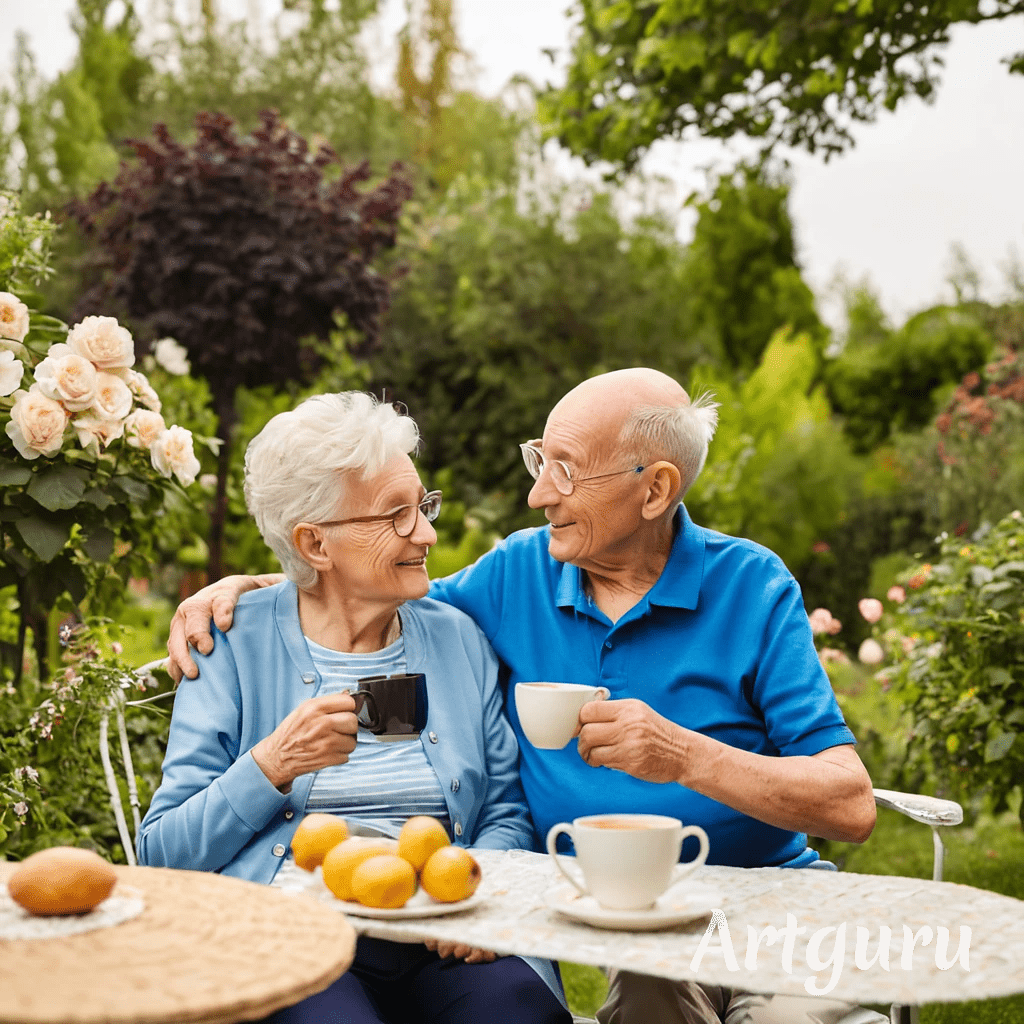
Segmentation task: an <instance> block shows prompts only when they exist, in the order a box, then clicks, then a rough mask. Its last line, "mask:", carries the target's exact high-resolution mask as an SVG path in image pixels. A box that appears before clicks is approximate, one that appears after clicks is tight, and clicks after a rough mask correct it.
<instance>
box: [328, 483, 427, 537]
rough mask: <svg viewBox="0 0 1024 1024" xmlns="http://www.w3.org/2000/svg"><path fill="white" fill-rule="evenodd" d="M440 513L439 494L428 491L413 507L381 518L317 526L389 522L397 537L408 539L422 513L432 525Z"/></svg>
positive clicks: (333, 521)
mask: <svg viewBox="0 0 1024 1024" xmlns="http://www.w3.org/2000/svg"><path fill="white" fill-rule="evenodd" d="M440 511H441V492H440V491H430V492H429V493H428V494H425V495H423V500H422V501H420V502H418V503H417V504H415V505H400V506H399V507H398V508H396V509H393V510H392V511H391V512H387V513H385V514H384V515H382V516H353V517H352V518H351V519H332V520H331V521H330V522H328V523H317V524H316V525H317V526H347V525H348V524H349V523H385V522H388V521H390V522H391V525H392V526H393V527H394V528H395V533H397V534H398V536H399V537H408V536H409V535H410V534H411V533H412V531H413V530H415V529H416V520H417V518H418V516H419V514H420V513H421V512H422V513H423V516H424V518H425V519H426V520H427V522H428V523H432V522H433V521H434V520H435V519H436V518H437V517H438V514H439V513H440Z"/></svg>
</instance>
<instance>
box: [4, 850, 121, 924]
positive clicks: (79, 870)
mask: <svg viewBox="0 0 1024 1024" xmlns="http://www.w3.org/2000/svg"><path fill="white" fill-rule="evenodd" d="M116 882H117V873H116V872H115V871H114V869H113V867H111V865H110V864H108V863H107V862H106V861H105V860H104V859H103V858H102V857H101V856H100V855H99V854H98V853H93V852H92V850H79V849H77V848H76V847H73V846H54V847H51V848H50V849H49V850H40V851H39V852H38V853H33V854H32V855H31V856H30V857H26V858H25V859H24V860H23V861H22V862H21V865H20V867H18V868H17V869H16V870H15V872H14V874H13V875H11V877H10V878H9V879H8V880H7V891H8V892H9V893H10V894H11V899H12V900H14V902H15V903H17V904H19V905H20V906H22V907H24V908H25V909H26V910H27V911H28V912H29V913H30V914H40V915H43V916H49V915H52V914H81V913H82V912H83V911H86V910H92V908H93V907H95V906H96V905H97V904H99V903H102V902H103V901H104V900H105V899H106V898H107V897H108V896H109V895H110V893H111V891H112V890H113V888H114V885H115V883H116Z"/></svg>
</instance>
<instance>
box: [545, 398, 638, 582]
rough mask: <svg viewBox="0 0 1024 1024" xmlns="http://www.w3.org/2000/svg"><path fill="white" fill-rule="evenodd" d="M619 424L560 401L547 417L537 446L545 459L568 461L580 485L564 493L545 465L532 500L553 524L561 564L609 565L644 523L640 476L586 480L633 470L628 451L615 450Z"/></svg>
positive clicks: (551, 546)
mask: <svg viewBox="0 0 1024 1024" xmlns="http://www.w3.org/2000/svg"><path fill="white" fill-rule="evenodd" d="M620 426H621V424H620V423H619V421H618V420H617V419H614V418H611V417H609V418H606V419H605V420H604V421H603V422H602V421H601V420H599V419H598V418H597V417H596V416H595V415H594V412H593V409H592V408H580V407H578V405H577V404H576V403H566V402H563V403H559V405H558V406H556V408H555V409H554V410H553V411H552V413H551V415H550V416H549V417H548V422H547V425H546V426H545V428H544V437H543V438H542V439H541V441H540V443H539V444H538V445H537V447H539V448H540V449H541V451H542V452H543V454H544V458H545V460H546V461H552V460H556V459H557V460H559V461H561V462H564V463H566V464H567V465H568V466H569V469H570V471H571V474H572V478H573V480H574V481H576V483H575V484H574V488H573V492H572V494H570V495H568V496H566V495H564V494H561V493H560V492H559V490H558V489H557V488H556V487H555V485H554V483H553V481H552V479H551V470H550V468H549V467H548V466H545V468H544V471H543V472H542V473H541V475H540V477H538V479H537V482H536V483H535V484H534V485H533V488H532V490H531V491H530V496H529V499H528V500H529V504H530V507H531V508H542V509H544V514H545V515H546V516H547V518H548V521H549V522H550V523H551V538H550V541H549V543H548V553H549V554H550V555H551V557H552V558H555V559H557V560H558V561H559V562H571V563H572V564H573V565H578V566H580V568H583V569H586V568H597V567H599V566H602V565H606V564H608V563H609V562H611V561H614V560H615V558H616V555H617V554H619V553H620V552H621V551H622V550H623V549H624V548H625V546H626V545H628V542H629V540H630V538H631V537H632V536H633V534H634V533H635V532H636V530H637V528H638V527H639V525H640V522H641V519H642V516H641V513H640V510H641V507H642V504H643V493H644V491H643V488H642V487H641V486H640V479H639V477H638V476H637V475H636V474H634V473H622V474H621V475H617V476H608V477H605V478H604V479H600V480H594V481H584V478H585V477H590V476H597V475H599V474H604V473H617V472H618V471H619V470H625V469H629V468H630V465H629V462H630V460H629V458H628V456H627V454H625V453H623V452H620V451H617V450H616V442H617V439H618V436H619V430H620ZM579 481H583V482H579Z"/></svg>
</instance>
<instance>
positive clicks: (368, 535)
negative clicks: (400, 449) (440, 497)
mask: <svg viewBox="0 0 1024 1024" xmlns="http://www.w3.org/2000/svg"><path fill="white" fill-rule="evenodd" d="M346 484H347V486H346V496H345V500H344V501H343V502H342V504H341V506H339V509H338V511H337V518H338V519H348V518H350V517H353V516H382V515H387V514H388V513H389V512H393V511H394V510H395V509H397V508H398V507H399V506H400V505H414V504H416V503H417V502H420V501H422V500H423V496H424V494H425V493H426V491H425V490H424V488H423V484H422V483H420V478H419V474H418V473H417V472H416V467H415V466H414V465H413V464H412V459H410V458H409V456H408V455H396V456H395V457H394V458H393V459H391V460H390V461H388V462H387V463H385V465H384V468H383V469H382V470H381V471H380V472H379V473H378V474H377V475H376V476H373V477H369V478H368V479H366V480H362V479H360V478H359V476H358V474H352V475H351V476H350V478H349V479H348V480H347V481H346ZM324 538H325V550H326V551H327V552H329V553H330V555H331V558H332V560H333V562H334V569H333V570H332V572H331V573H330V575H332V576H336V577H337V578H338V579H340V580H341V581H343V583H344V587H345V591H346V594H347V595H348V596H351V597H353V598H356V599H362V600H368V601H384V602H387V601H392V600H394V601H412V600H415V599H417V598H420V597H424V596H425V595H426V593H427V590H428V589H429V586H430V580H429V578H428V576H427V567H426V557H427V552H428V551H429V550H430V547H431V546H432V545H433V544H435V543H436V542H437V534H436V533H435V532H434V527H433V526H431V525H430V523H429V522H427V520H426V518H425V517H424V516H423V515H417V517H416V525H415V526H414V527H413V531H412V533H411V534H410V535H409V536H408V537H399V536H398V534H397V533H396V532H395V528H394V526H393V525H392V524H391V523H390V522H377V523H348V524H346V525H345V526H331V527H326V528H325V529H324Z"/></svg>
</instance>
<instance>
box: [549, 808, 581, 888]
mask: <svg viewBox="0 0 1024 1024" xmlns="http://www.w3.org/2000/svg"><path fill="white" fill-rule="evenodd" d="M563 832H564V833H565V834H566V835H567V836H568V837H569V838H570V839H573V838H574V837H573V834H572V825H569V824H566V822H564V821H563V822H561V823H560V824H558V825H552V826H551V828H550V829H549V830H548V839H547V848H548V853H549V854H550V855H551V859H552V860H553V861H554V862H555V867H556V868H558V870H559V871H561V872H562V874H563V875H565V877H566V878H568V879H569V881H570V882H572V884H573V885H574V886H575V887H576V888H577V889H578V890H579V892H580V894H581V895H582V896H589V895H590V893H589V892H587V890H586V889H584V888H583V886H582V885H580V883H579V882H577V881H576V879H575V878H573V877H572V875H570V874H569V872H568V871H566V869H565V867H564V866H563V865H562V858H561V856H560V855H559V853H558V850H557V846H556V843H557V840H558V837H559V836H560V835H561V834H562V833H563Z"/></svg>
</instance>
